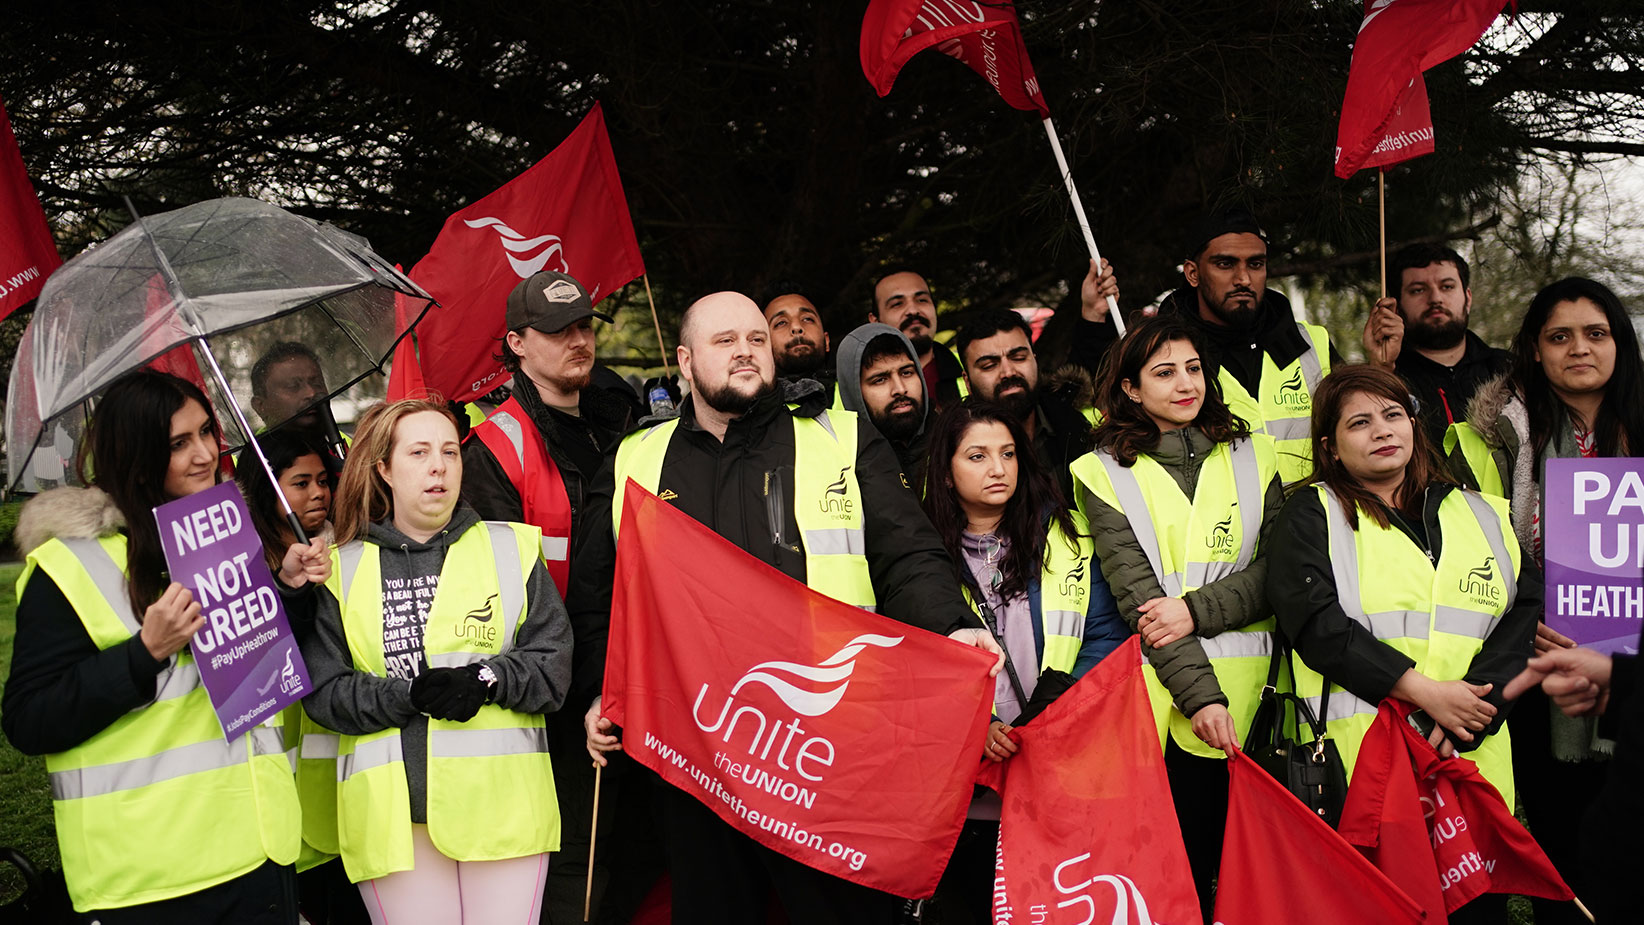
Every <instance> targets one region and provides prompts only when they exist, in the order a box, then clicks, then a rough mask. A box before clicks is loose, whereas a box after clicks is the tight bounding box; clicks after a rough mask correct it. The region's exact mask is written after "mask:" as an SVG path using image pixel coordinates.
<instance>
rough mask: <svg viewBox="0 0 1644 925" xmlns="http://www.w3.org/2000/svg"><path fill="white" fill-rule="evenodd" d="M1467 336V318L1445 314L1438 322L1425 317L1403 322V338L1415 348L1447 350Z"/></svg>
mask: <svg viewBox="0 0 1644 925" xmlns="http://www.w3.org/2000/svg"><path fill="white" fill-rule="evenodd" d="M1466 336H1467V318H1466V316H1465V315H1464V316H1463V317H1461V318H1457V317H1455V316H1454V315H1445V316H1444V320H1443V321H1441V322H1439V323H1438V324H1433V323H1430V322H1428V321H1427V320H1426V319H1425V318H1421V319H1417V320H1416V321H1414V322H1405V325H1404V339H1405V341H1407V342H1408V343H1409V344H1410V346H1412V347H1414V348H1416V349H1417V350H1449V349H1450V348H1451V347H1454V346H1456V345H1457V344H1459V343H1461V341H1462V339H1463V338H1465V337H1466Z"/></svg>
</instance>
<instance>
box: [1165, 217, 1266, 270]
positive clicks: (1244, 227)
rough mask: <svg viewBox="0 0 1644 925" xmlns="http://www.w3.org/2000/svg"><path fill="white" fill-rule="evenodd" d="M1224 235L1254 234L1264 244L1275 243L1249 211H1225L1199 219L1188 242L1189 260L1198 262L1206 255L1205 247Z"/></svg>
mask: <svg viewBox="0 0 1644 925" xmlns="http://www.w3.org/2000/svg"><path fill="white" fill-rule="evenodd" d="M1224 234H1253V235H1255V236H1256V237H1258V238H1261V239H1262V243H1263V244H1268V245H1271V244H1272V243H1273V242H1272V240H1271V239H1269V238H1268V237H1267V232H1266V231H1264V230H1263V229H1262V226H1261V223H1260V222H1258V221H1256V216H1254V215H1252V214H1251V213H1250V210H1249V209H1244V208H1238V207H1235V208H1231V209H1224V210H1222V211H1220V212H1215V213H1212V214H1210V215H1207V216H1205V217H1204V218H1201V219H1199V221H1198V223H1197V224H1195V225H1194V226H1193V232H1192V234H1190V235H1189V236H1188V239H1187V242H1186V243H1187V255H1186V256H1187V259H1189V260H1197V259H1198V257H1199V255H1200V254H1202V253H1204V249H1205V245H1207V244H1209V243H1210V242H1211V241H1213V240H1215V239H1217V238H1219V237H1221V236H1222V235H1224Z"/></svg>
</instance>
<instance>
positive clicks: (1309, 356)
mask: <svg viewBox="0 0 1644 925" xmlns="http://www.w3.org/2000/svg"><path fill="white" fill-rule="evenodd" d="M1296 332H1297V333H1298V334H1300V335H1301V338H1302V342H1303V343H1305V344H1307V349H1306V350H1304V351H1302V355H1301V356H1299V357H1297V358H1296V361H1297V362H1298V363H1300V364H1301V368H1302V379H1303V380H1305V381H1306V382H1307V394H1308V395H1312V394H1314V393H1316V392H1317V391H1318V390H1319V380H1320V379H1323V378H1324V366H1323V365H1322V364H1321V363H1320V362H1319V350H1318V346H1317V345H1316V344H1314V343H1313V335H1312V334H1311V333H1310V332H1309V331H1308V330H1307V325H1305V324H1302V323H1301V322H1300V321H1298V322H1296Z"/></svg>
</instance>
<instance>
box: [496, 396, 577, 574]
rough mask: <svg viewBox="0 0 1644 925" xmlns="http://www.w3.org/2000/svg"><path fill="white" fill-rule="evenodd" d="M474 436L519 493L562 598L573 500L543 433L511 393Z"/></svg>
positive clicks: (568, 563) (568, 570) (567, 571)
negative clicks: (540, 534)
mask: <svg viewBox="0 0 1644 925" xmlns="http://www.w3.org/2000/svg"><path fill="white" fill-rule="evenodd" d="M473 435H474V436H475V437H477V438H478V439H479V441H480V442H481V443H483V444H484V445H485V448H486V449H488V450H490V451H491V455H492V456H494V457H496V460H497V462H498V464H500V465H501V466H502V471H503V473H504V474H506V475H507V476H508V481H509V482H510V483H512V484H513V486H514V491H516V492H518V493H519V499H520V507H521V518H522V519H523V520H524V522H525V523H528V524H530V525H531V526H533V527H536V528H537V529H539V530H541V531H542V558H543V561H544V562H545V563H546V564H547V566H548V574H549V576H550V577H552V578H553V579H554V587H555V588H557V589H558V590H559V593H560V596H561V597H564V596H565V594H566V591H567V590H568V588H569V584H570V574H571V499H570V496H569V495H568V494H567V493H566V491H565V477H564V476H563V475H562V474H561V473H560V471H559V466H558V465H557V464H556V463H555V462H554V457H553V455H552V454H550V453H549V452H548V447H547V443H546V441H545V440H544V438H543V436H542V433H541V432H540V431H538V430H537V426H536V423H535V422H534V421H532V420H531V416H530V415H529V414H527V413H526V411H525V407H524V406H523V405H521V404H520V403H519V399H517V398H516V397H514V396H512V395H510V396H509V397H508V400H507V401H505V402H503V403H502V404H501V405H499V406H498V407H497V410H496V411H495V412H493V413H492V414H491V416H490V417H489V418H486V419H485V423H483V424H481V425H479V426H478V427H475V428H474V430H473Z"/></svg>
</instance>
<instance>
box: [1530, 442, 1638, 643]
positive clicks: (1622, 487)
mask: <svg viewBox="0 0 1644 925" xmlns="http://www.w3.org/2000/svg"><path fill="white" fill-rule="evenodd" d="M1542 486H1543V494H1542V497H1543V500H1544V502H1545V508H1544V510H1545V520H1544V521H1543V522H1542V525H1541V535H1542V540H1543V543H1542V548H1543V549H1545V550H1546V560H1547V603H1546V616H1545V618H1544V619H1545V620H1546V622H1547V625H1548V626H1550V627H1552V628H1553V629H1555V630H1558V631H1559V632H1561V633H1563V634H1564V635H1566V636H1568V637H1570V638H1571V639H1574V640H1575V641H1576V642H1577V643H1579V644H1581V645H1583V646H1586V647H1588V648H1590V649H1595V650H1597V651H1599V652H1605V653H1609V654H1615V653H1618V652H1619V653H1624V654H1628V655H1632V654H1636V653H1637V652H1638V633H1639V629H1640V627H1644V465H1641V464H1640V461H1639V460H1636V459H1625V458H1612V459H1549V460H1547V472H1546V476H1545V478H1543V480H1542Z"/></svg>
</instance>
